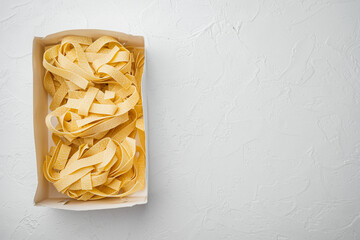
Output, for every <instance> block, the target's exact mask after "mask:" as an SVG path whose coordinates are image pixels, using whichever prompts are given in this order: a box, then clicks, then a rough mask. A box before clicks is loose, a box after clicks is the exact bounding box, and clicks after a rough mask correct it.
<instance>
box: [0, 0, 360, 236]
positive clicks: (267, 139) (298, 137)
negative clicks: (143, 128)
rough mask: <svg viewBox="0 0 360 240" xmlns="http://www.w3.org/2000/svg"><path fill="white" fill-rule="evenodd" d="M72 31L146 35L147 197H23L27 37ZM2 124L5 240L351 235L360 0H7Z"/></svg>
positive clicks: (356, 205)
mask: <svg viewBox="0 0 360 240" xmlns="http://www.w3.org/2000/svg"><path fill="white" fill-rule="evenodd" d="M100 2H101V3H100ZM73 28H100V29H110V30H115V31H123V32H127V33H133V34H143V35H145V36H146V37H147V54H148V58H147V70H148V78H147V80H148V90H147V91H148V102H149V123H150V124H149V126H150V129H149V143H150V145H149V150H150V156H149V157H150V164H151V165H150V176H149V179H150V192H149V203H148V204H147V205H146V206H137V207H133V208H128V209H115V210H105V211H92V212H70V211H60V210H52V209H46V208H37V207H33V206H32V198H33V195H34V191H35V187H36V174H35V153H34V143H33V127H32V66H31V64H32V62H31V47H32V38H33V37H34V35H36V36H45V35H47V34H50V33H53V32H57V31H61V30H66V29H73ZM0 120H1V124H0V135H1V145H0V190H1V194H0V238H1V239H90V240H95V239H107V238H112V239H113V238H115V239H246V240H247V239H249V240H251V239H254V240H268V239H274V240H295V239H298V240H305V239H314V240H323V239H324V240H332V239H334V240H335V239H338V240H351V239H360V121H359V120H360V1H345V0H302V1H300V0H296V1H292V0H271V1H270V0H269V1H268V0H262V1H256V0H247V1H245V0H244V1H236V0H233V1H220V0H219V1H215V0H199V1H192V0H183V1H180V0H178V1H177V0H168V1H167V0H164V1H156V0H154V1H147V0H143V1H85V0H84V1H10V0H1V2H0Z"/></svg>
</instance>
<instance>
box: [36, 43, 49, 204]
mask: <svg viewBox="0 0 360 240" xmlns="http://www.w3.org/2000/svg"><path fill="white" fill-rule="evenodd" d="M43 53H44V45H43V43H42V39H41V38H34V41H33V123H34V138H35V150H36V163H37V176H38V186H37V189H36V194H35V197H34V202H35V203H37V202H39V201H41V200H43V199H45V198H46V196H47V194H48V188H47V182H46V179H45V178H44V177H43V174H42V162H43V158H44V157H45V155H46V154H47V149H48V146H47V143H48V129H47V128H46V125H45V117H46V115H47V112H48V109H47V104H46V103H47V98H48V96H47V93H46V91H45V90H44V89H43V84H42V79H43V76H44V69H43V67H42V55H43Z"/></svg>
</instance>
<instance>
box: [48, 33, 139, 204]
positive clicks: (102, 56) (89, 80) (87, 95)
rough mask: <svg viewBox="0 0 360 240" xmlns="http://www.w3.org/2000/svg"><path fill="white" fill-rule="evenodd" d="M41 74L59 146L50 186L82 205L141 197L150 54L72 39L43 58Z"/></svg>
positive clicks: (51, 159) (105, 41)
mask: <svg viewBox="0 0 360 240" xmlns="http://www.w3.org/2000/svg"><path fill="white" fill-rule="evenodd" d="M43 66H44V68H45V70H46V72H45V76H44V88H45V89H46V91H47V92H48V93H49V94H50V95H51V96H52V97H53V99H52V102H51V104H50V107H49V108H50V110H51V112H50V113H49V114H48V115H47V116H46V119H45V123H46V125H47V127H48V129H49V130H50V131H51V132H52V138H53V141H54V143H55V146H54V147H51V148H50V151H49V153H48V154H47V155H46V157H45V161H44V164H43V173H44V176H45V178H46V179H47V180H48V181H49V182H52V183H53V185H54V187H55V188H56V189H57V190H58V191H59V192H61V193H64V194H66V195H67V196H69V197H71V198H75V199H78V200H82V201H87V200H96V199H101V198H106V197H125V196H127V195H129V194H132V193H135V192H136V191H139V190H141V189H143V188H144V186H145V129H144V120H143V108H142V99H141V78H142V73H143V66H144V49H142V48H130V47H128V48H125V47H124V46H123V45H122V44H121V43H120V42H119V41H117V40H116V39H114V38H112V37H109V36H103V37H100V38H98V39H97V40H96V41H94V42H93V39H91V38H89V37H81V36H68V37H65V38H63V40H62V41H61V43H60V44H57V45H55V46H52V47H49V48H48V49H47V50H46V51H45V53H44V56H43ZM136 138H138V139H139V140H140V141H139V142H140V144H139V145H137V144H136V140H135V139H136Z"/></svg>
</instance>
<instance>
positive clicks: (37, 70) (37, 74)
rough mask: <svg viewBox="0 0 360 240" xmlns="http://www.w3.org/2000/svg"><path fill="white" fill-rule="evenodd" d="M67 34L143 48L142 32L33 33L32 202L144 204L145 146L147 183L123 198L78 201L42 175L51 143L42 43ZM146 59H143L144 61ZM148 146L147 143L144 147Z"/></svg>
mask: <svg viewBox="0 0 360 240" xmlns="http://www.w3.org/2000/svg"><path fill="white" fill-rule="evenodd" d="M69 35H78V36H87V37H92V38H93V40H95V39H97V38H99V37H101V36H104V35H108V36H111V37H114V38H116V39H118V40H119V42H120V43H122V44H123V45H124V46H125V47H126V46H133V47H143V48H145V43H144V38H143V37H142V36H133V35H128V34H125V33H120V32H114V31H106V30H96V29H81V30H69V31H63V32H58V33H55V34H51V35H48V36H46V37H44V38H41V37H35V38H34V41H33V78H34V79H33V118H34V137H35V150H36V163H37V177H38V186H37V189H36V193H35V196H34V205H35V206H46V207H50V208H58V209H66V210H95V209H109V208H121V207H131V206H134V205H137V204H146V203H147V196H148V188H147V186H148V151H147V150H146V184H145V188H144V189H143V190H142V191H139V192H136V193H134V194H132V195H130V196H127V197H124V198H105V199H101V200H95V201H86V202H84V201H78V200H75V199H71V198H68V197H67V196H66V195H64V194H61V193H59V192H57V191H56V189H55V188H54V186H53V185H52V183H49V182H48V181H47V180H46V179H45V178H44V176H43V172H42V165H43V161H44V159H45V155H46V154H47V153H48V150H49V148H50V146H52V145H53V143H52V140H51V137H50V133H49V131H48V129H47V127H46V125H45V117H46V115H47V114H48V113H49V107H48V106H49V104H48V103H49V97H50V96H49V95H48V93H47V92H46V91H45V89H44V87H43V78H44V74H45V69H44V67H43V65H42V61H43V54H44V51H45V46H48V45H54V44H58V43H59V42H60V41H61V39H62V38H63V37H65V36H69ZM145 62H146V61H145ZM145 66H146V64H145V65H144V74H143V78H142V85H141V86H142V88H141V89H142V93H141V94H142V99H143V108H144V109H143V111H144V121H145V134H146V146H148V132H147V129H148V128H147V99H146V79H145V75H146V73H145V72H146V71H145ZM146 149H148V147H146Z"/></svg>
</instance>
